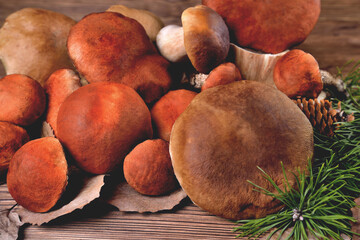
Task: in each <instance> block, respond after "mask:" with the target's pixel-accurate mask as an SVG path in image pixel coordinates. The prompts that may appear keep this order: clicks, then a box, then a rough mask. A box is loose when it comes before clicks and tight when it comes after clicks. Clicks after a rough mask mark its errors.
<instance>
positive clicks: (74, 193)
mask: <svg viewBox="0 0 360 240" xmlns="http://www.w3.org/2000/svg"><path fill="white" fill-rule="evenodd" d="M73 175H74V173H73ZM104 177H105V175H98V176H92V177H88V176H86V175H85V174H81V173H79V171H76V174H75V176H72V177H71V176H70V177H69V185H68V186H67V190H66V192H65V195H64V196H63V197H62V199H61V200H60V203H58V205H62V204H64V202H66V204H65V205H62V207H61V208H58V209H56V210H51V211H49V212H47V213H35V212H31V211H29V210H26V209H25V208H23V207H21V206H17V207H15V208H14V210H13V212H15V213H17V214H19V216H20V219H21V222H23V223H30V224H32V225H41V224H44V223H47V222H49V221H51V220H54V219H56V218H58V217H60V216H63V215H66V214H68V213H71V212H73V211H75V210H76V209H82V208H83V207H84V206H86V205H87V204H89V203H90V202H92V201H93V200H94V199H96V198H98V197H99V196H100V191H101V188H102V187H103V185H104ZM79 183H81V184H79Z"/></svg>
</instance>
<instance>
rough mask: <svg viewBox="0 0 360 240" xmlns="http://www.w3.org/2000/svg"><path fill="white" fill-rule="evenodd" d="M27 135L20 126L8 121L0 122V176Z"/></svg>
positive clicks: (3, 173)
mask: <svg viewBox="0 0 360 240" xmlns="http://www.w3.org/2000/svg"><path fill="white" fill-rule="evenodd" d="M28 141H29V135H28V134H27V132H26V131H25V129H23V128H22V127H19V126H16V125H14V124H12V123H8V122H0V176H1V177H3V176H4V175H5V173H6V171H7V169H8V167H9V163H10V159H11V158H12V157H13V155H14V154H15V152H16V151H17V150H18V149H19V148H20V147H21V146H22V145H24V144H25V143H26V142H28Z"/></svg>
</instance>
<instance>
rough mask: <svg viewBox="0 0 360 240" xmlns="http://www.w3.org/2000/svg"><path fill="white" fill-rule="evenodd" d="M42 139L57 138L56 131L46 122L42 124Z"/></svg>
mask: <svg viewBox="0 0 360 240" xmlns="http://www.w3.org/2000/svg"><path fill="white" fill-rule="evenodd" d="M41 137H55V134H54V130H53V129H52V127H51V126H50V124H49V123H48V122H46V121H44V122H43V123H42V128H41Z"/></svg>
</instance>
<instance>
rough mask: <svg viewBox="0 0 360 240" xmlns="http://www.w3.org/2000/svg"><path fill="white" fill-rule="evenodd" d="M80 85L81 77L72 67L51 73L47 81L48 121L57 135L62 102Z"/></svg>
mask: <svg viewBox="0 0 360 240" xmlns="http://www.w3.org/2000/svg"><path fill="white" fill-rule="evenodd" d="M80 87H81V83H80V78H79V76H78V75H77V74H76V73H75V72H74V71H73V70H71V69H59V70H57V71H55V72H54V73H53V74H51V76H50V77H49V79H48V80H47V81H46V83H45V86H44V88H45V92H46V93H47V96H48V107H47V113H46V122H47V123H48V124H50V126H51V128H52V129H53V131H54V133H55V135H56V132H57V127H56V121H57V115H58V112H59V108H60V106H61V104H62V103H63V102H64V101H65V99H66V98H67V97H68V96H69V95H70V94H71V93H73V92H74V91H75V90H77V89H78V88H80Z"/></svg>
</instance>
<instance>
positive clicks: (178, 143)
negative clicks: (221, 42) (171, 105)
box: [170, 80, 313, 219]
mask: <svg viewBox="0 0 360 240" xmlns="http://www.w3.org/2000/svg"><path fill="white" fill-rule="evenodd" d="M312 154H313V129H312V127H311V124H310V122H309V121H308V120H307V118H306V117H305V115H304V114H303V113H302V112H301V111H300V109H299V108H298V107H297V106H296V105H295V104H294V103H293V102H292V101H291V100H290V99H289V98H288V97H287V96H286V95H285V94H283V93H281V92H280V91H278V90H276V89H274V88H272V87H271V86H267V85H265V84H262V83H259V82H255V81H248V80H244V81H239V82H235V83H230V84H227V85H222V86H218V87H214V88H210V89H208V90H206V91H204V92H201V93H200V94H198V95H197V96H196V97H195V98H194V99H193V101H192V102H191V103H190V105H189V106H188V108H187V109H186V110H185V111H184V112H183V113H182V115H180V117H179V118H178V119H177V120H176V122H175V124H174V126H173V129H172V132H171V137H170V155H171V159H172V163H173V167H174V172H175V175H176V177H177V179H178V181H179V183H180V185H181V186H182V188H183V189H184V191H185V192H186V193H187V194H188V196H189V197H190V199H191V200H192V201H193V202H194V203H195V204H197V205H198V206H199V207H201V208H203V209H204V210H207V211H209V212H210V213H212V214H215V215H218V216H221V217H224V218H228V219H247V218H258V217H263V216H265V215H266V214H269V213H273V212H275V211H277V210H279V202H277V201H274V200H273V199H272V198H271V197H268V196H265V195H263V194H260V193H258V192H256V191H253V186H252V185H251V184H249V183H248V182H247V180H250V181H252V182H254V183H256V184H258V185H260V186H263V187H265V188H267V189H269V190H270V191H274V192H275V190H274V189H273V188H272V187H271V186H270V184H269V183H268V182H267V181H266V180H265V179H264V178H263V176H262V173H261V172H260V171H259V170H258V169H257V166H259V167H261V168H262V169H263V170H264V171H266V172H267V173H268V174H269V175H270V176H271V177H272V178H273V179H274V180H275V182H276V183H277V184H280V185H281V184H282V180H283V174H282V168H281V164H280V162H283V164H284V166H285V169H287V170H288V171H293V172H294V173H296V170H297V168H298V167H299V168H300V169H302V170H304V169H305V168H306V165H307V160H308V158H310V157H311V156H312ZM288 178H289V181H290V184H292V185H294V178H293V176H292V174H290V173H289V172H288Z"/></svg>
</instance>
